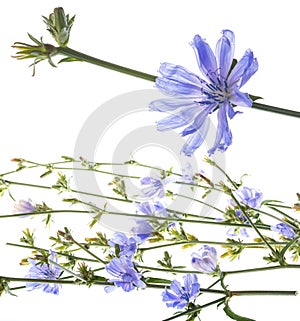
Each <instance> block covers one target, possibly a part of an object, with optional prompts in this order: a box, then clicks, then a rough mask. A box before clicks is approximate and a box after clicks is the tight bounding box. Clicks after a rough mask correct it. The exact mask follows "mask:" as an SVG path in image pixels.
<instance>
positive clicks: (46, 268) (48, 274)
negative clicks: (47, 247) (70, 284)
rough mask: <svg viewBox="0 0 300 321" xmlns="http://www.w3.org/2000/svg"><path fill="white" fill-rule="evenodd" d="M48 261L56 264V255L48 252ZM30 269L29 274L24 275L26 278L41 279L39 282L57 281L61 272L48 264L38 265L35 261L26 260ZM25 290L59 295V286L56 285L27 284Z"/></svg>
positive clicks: (58, 268)
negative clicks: (40, 290) (29, 264)
mask: <svg viewBox="0 0 300 321" xmlns="http://www.w3.org/2000/svg"><path fill="white" fill-rule="evenodd" d="M49 258H50V260H51V261H55V262H57V255H56V254H54V253H53V252H52V251H50V257H49ZM28 261H29V262H30V263H31V264H32V267H31V268H30V270H29V273H28V274H27V275H26V277H27V278H31V279H41V280H57V279H58V278H59V276H60V274H61V272H62V269H61V268H60V267H59V266H57V265H54V264H53V263H51V262H49V263H48V264H46V263H43V264H38V262H37V261H36V260H28ZM26 288H27V289H28V291H32V290H36V289H42V290H43V291H44V292H46V293H52V294H56V295H58V294H59V290H60V288H61V284H57V283H39V282H27V283H26Z"/></svg>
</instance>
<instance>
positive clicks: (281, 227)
mask: <svg viewBox="0 0 300 321" xmlns="http://www.w3.org/2000/svg"><path fill="white" fill-rule="evenodd" d="M271 230H272V231H274V232H278V233H280V234H282V235H283V236H284V237H286V238H288V239H292V238H294V237H296V236H297V234H296V233H295V232H294V230H293V228H292V227H290V226H289V225H287V224H285V223H279V224H277V225H276V226H271Z"/></svg>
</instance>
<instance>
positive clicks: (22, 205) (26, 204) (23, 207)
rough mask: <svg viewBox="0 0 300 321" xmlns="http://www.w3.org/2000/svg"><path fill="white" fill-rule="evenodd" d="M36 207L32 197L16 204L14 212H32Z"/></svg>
mask: <svg viewBox="0 0 300 321" xmlns="http://www.w3.org/2000/svg"><path fill="white" fill-rule="evenodd" d="M35 209H36V207H35V205H34V204H33V202H32V200H31V199H28V201H25V200H19V202H18V203H16V204H14V212H16V213H30V212H34V211H35Z"/></svg>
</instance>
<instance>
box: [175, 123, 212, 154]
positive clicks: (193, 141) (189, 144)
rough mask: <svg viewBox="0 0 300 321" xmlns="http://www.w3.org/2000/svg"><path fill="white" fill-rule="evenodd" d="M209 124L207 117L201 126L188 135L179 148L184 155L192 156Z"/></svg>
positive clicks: (203, 137)
mask: <svg viewBox="0 0 300 321" xmlns="http://www.w3.org/2000/svg"><path fill="white" fill-rule="evenodd" d="M209 124H210V122H209V119H208V118H207V119H206V120H205V122H204V123H203V125H202V127H201V128H199V129H198V130H197V131H195V132H194V133H193V134H191V135H190V136H189V138H188V139H187V141H186V143H185V144H184V145H183V147H182V149H181V152H182V153H184V154H185V155H186V156H192V154H193V153H194V152H195V150H196V149H197V148H199V146H200V145H201V144H202V143H203V142H204V140H205V138H206V135H207V132H208V129H209Z"/></svg>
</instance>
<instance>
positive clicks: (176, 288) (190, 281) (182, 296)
mask: <svg viewBox="0 0 300 321" xmlns="http://www.w3.org/2000/svg"><path fill="white" fill-rule="evenodd" d="M183 279H184V285H183V286H182V285H181V284H180V282H178V281H177V280H174V281H172V283H171V285H170V290H168V289H165V290H164V292H163V293H162V297H163V302H166V305H167V307H172V308H177V309H182V308H184V307H185V306H186V305H187V304H188V303H190V302H192V301H193V300H195V299H196V297H197V296H198V295H199V293H200V284H199V283H198V278H197V275H196V274H187V275H185V276H184V277H183Z"/></svg>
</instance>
